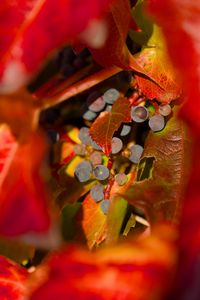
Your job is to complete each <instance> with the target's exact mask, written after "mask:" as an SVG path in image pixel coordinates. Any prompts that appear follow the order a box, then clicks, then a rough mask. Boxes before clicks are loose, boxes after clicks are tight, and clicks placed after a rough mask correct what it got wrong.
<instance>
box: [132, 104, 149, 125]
mask: <svg viewBox="0 0 200 300" xmlns="http://www.w3.org/2000/svg"><path fill="white" fill-rule="evenodd" d="M148 117H149V112H148V110H147V109H146V107H144V106H135V107H132V109H131V118H132V120H133V121H135V122H136V123H142V122H144V121H146V120H147V119H148Z"/></svg>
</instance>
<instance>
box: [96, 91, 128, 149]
mask: <svg viewBox="0 0 200 300" xmlns="http://www.w3.org/2000/svg"><path fill="white" fill-rule="evenodd" d="M130 107H131V105H130V103H129V101H128V99H126V98H124V97H120V98H119V99H117V100H116V101H115V103H114V104H113V107H112V110H111V112H103V113H101V114H100V116H99V117H98V118H97V119H96V120H95V122H94V123H93V124H92V126H91V128H90V134H91V137H92V139H93V140H94V141H95V142H96V143H97V144H98V145H99V146H100V147H101V148H102V150H103V152H104V153H105V154H106V155H109V154H110V152H111V139H112V137H113V134H114V133H115V131H116V130H117V129H118V128H119V127H120V125H121V124H122V123H123V122H130V121H131V116H130Z"/></svg>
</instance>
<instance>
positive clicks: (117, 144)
mask: <svg viewBox="0 0 200 300" xmlns="http://www.w3.org/2000/svg"><path fill="white" fill-rule="evenodd" d="M111 148H112V154H116V153H118V152H120V151H121V150H122V148H123V143H122V140H120V139H119V138H118V137H113V138H112V143H111Z"/></svg>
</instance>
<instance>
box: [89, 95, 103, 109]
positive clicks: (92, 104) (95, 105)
mask: <svg viewBox="0 0 200 300" xmlns="http://www.w3.org/2000/svg"><path fill="white" fill-rule="evenodd" d="M105 105H106V103H105V101H104V99H103V97H101V96H100V95H99V93H98V92H93V93H92V94H90V95H89V97H88V98H87V106H88V108H89V110H91V111H93V112H100V111H101V110H103V108H104V107H105Z"/></svg>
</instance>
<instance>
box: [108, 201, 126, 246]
mask: <svg viewBox="0 0 200 300" xmlns="http://www.w3.org/2000/svg"><path fill="white" fill-rule="evenodd" d="M110 201H111V206H110V209H109V212H108V218H107V236H106V242H107V243H108V244H111V243H115V242H117V240H118V238H119V235H120V231H121V228H122V224H123V221H124V218H125V215H126V212H127V207H128V203H127V201H126V200H124V199H123V198H119V197H114V198H113V199H112V200H110Z"/></svg>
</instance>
